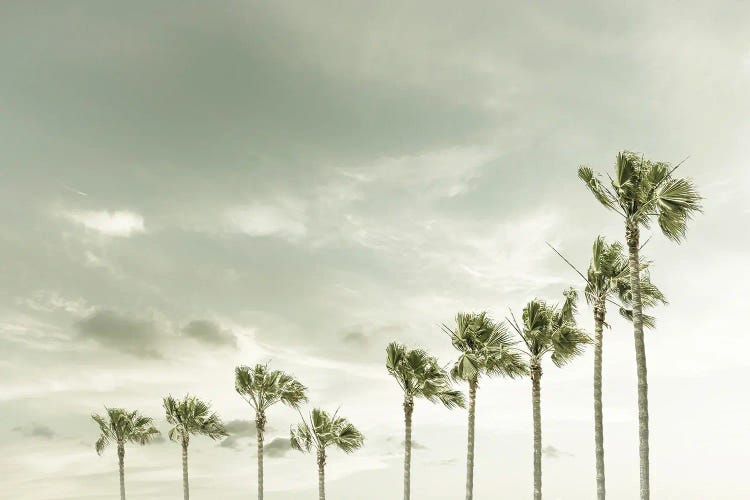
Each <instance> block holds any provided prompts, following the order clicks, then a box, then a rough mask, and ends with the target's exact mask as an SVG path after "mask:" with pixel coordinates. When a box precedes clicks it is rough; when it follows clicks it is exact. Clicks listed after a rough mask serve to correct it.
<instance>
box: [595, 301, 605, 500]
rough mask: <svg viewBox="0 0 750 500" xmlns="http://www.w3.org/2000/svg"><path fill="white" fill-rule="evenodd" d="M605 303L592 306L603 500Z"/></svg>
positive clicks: (599, 495) (599, 487)
mask: <svg viewBox="0 0 750 500" xmlns="http://www.w3.org/2000/svg"><path fill="white" fill-rule="evenodd" d="M605 315H606V303H605V302H604V300H600V301H598V302H597V304H596V305H595V306H594V448H595V450H596V498H597V500H604V498H605V496H606V489H605V486H604V485H605V483H604V412H603V411H602V350H603V347H604V345H603V342H604V317H605Z"/></svg>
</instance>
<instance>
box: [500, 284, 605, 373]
mask: <svg viewBox="0 0 750 500" xmlns="http://www.w3.org/2000/svg"><path fill="white" fill-rule="evenodd" d="M563 295H564V296H565V302H563V305H562V306H559V305H550V304H547V303H546V302H544V301H542V300H539V299H534V300H532V301H530V302H529V303H528V304H527V305H526V307H524V309H523V315H522V320H521V321H522V324H521V325H518V324H517V323H516V322H515V321H514V322H513V326H514V328H515V329H516V331H517V332H518V334H519V335H520V337H521V340H522V341H523V344H524V345H525V346H526V349H525V351H524V352H525V354H526V355H527V356H528V357H529V358H530V359H531V364H532V366H533V365H534V364H538V363H540V362H541V360H542V358H543V357H544V355H545V354H550V358H551V359H552V362H553V363H554V364H555V365H556V366H563V365H565V364H567V363H568V362H569V361H570V360H571V359H573V358H574V357H576V356H579V355H580V354H582V353H583V346H584V345H585V344H590V343H591V338H590V337H589V336H588V335H587V334H586V332H584V331H583V330H582V329H581V328H579V327H578V326H577V325H576V322H575V318H574V314H575V311H576V301H577V298H578V295H577V293H576V292H575V290H572V289H569V290H566V291H565V292H564V293H563Z"/></svg>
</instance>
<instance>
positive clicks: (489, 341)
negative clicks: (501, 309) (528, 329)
mask: <svg viewBox="0 0 750 500" xmlns="http://www.w3.org/2000/svg"><path fill="white" fill-rule="evenodd" d="M443 331H445V332H446V333H448V334H449V335H450V337H451V342H452V343H453V347H455V348H456V349H457V350H458V351H459V352H460V355H459V357H458V360H457V361H456V363H455V364H454V365H453V368H452V369H451V377H452V378H453V379H454V380H464V381H472V380H476V379H477V378H479V376H480V375H481V374H487V375H504V376H507V377H511V378H513V377H517V376H520V375H524V374H525V373H526V372H527V368H526V364H525V363H524V362H523V360H522V359H521V357H520V356H519V355H518V353H517V352H515V351H514V350H513V349H512V346H513V345H514V344H515V342H514V341H513V338H512V336H511V335H510V333H509V331H508V328H507V327H506V326H505V323H503V322H499V323H498V322H495V321H493V320H492V319H491V318H490V317H489V316H488V315H487V313H486V312H481V313H458V314H457V315H456V328H455V329H450V328H448V327H447V326H445V325H443Z"/></svg>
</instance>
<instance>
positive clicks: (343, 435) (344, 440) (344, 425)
mask: <svg viewBox="0 0 750 500" xmlns="http://www.w3.org/2000/svg"><path fill="white" fill-rule="evenodd" d="M364 439H365V438H364V436H363V435H362V433H361V432H360V431H359V430H358V429H357V428H356V427H355V426H354V425H353V424H352V423H351V422H349V420H347V419H346V418H344V417H340V416H338V412H336V413H334V414H333V415H331V414H329V413H328V412H326V411H325V410H322V409H320V408H314V409H313V410H312V411H311V412H310V415H309V421H308V420H305V419H304V418H303V419H302V422H300V423H299V424H297V426H296V427H292V428H291V429H290V436H289V440H290V444H291V446H292V448H293V449H295V450H298V451H302V452H308V453H309V452H310V451H312V450H313V449H315V450H317V451H319V452H320V451H324V450H325V449H326V448H328V447H330V446H333V447H335V448H338V449H340V450H342V451H344V452H345V453H352V452H353V451H355V450H357V449H359V448H361V447H362V446H363V445H364Z"/></svg>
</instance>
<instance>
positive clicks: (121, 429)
mask: <svg viewBox="0 0 750 500" xmlns="http://www.w3.org/2000/svg"><path fill="white" fill-rule="evenodd" d="M105 410H106V415H99V414H97V413H94V414H93V415H91V418H92V419H93V420H94V422H96V423H97V424H98V425H99V430H100V431H101V434H100V435H99V439H97V441H96V444H95V446H94V447H95V449H96V452H97V453H98V454H99V455H101V454H102V453H103V452H104V449H105V448H106V447H107V446H109V445H110V444H112V443H115V444H117V445H124V444H125V443H137V444H140V445H145V444H146V443H148V442H150V441H152V440H153V439H154V438H156V437H157V436H158V435H159V434H160V433H159V431H158V430H157V429H156V427H154V425H153V419H151V418H149V417H144V416H143V415H141V414H140V413H139V412H138V411H137V410H136V411H127V410H125V409H124V408H105Z"/></svg>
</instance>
